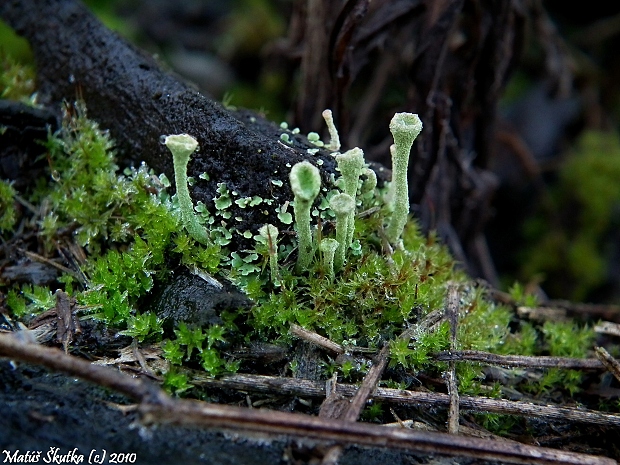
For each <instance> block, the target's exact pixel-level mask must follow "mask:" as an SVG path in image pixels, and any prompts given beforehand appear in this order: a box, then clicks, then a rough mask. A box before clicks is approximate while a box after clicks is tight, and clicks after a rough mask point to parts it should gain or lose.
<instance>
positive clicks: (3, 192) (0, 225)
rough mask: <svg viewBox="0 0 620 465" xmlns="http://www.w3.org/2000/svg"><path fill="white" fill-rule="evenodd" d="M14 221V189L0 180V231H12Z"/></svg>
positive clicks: (15, 214)
mask: <svg viewBox="0 0 620 465" xmlns="http://www.w3.org/2000/svg"><path fill="white" fill-rule="evenodd" d="M16 223H17V211H16V210H15V190H14V189H13V187H12V186H11V184H10V183H9V182H7V181H4V180H0V232H2V233H7V232H9V231H12V230H13V228H14V227H15V224H16Z"/></svg>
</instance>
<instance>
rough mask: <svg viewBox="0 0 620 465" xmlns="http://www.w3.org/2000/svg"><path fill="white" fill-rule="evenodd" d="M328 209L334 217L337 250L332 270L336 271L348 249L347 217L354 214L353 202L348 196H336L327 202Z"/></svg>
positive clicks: (341, 264)
mask: <svg viewBox="0 0 620 465" xmlns="http://www.w3.org/2000/svg"><path fill="white" fill-rule="evenodd" d="M329 208H331V209H332V211H333V212H334V214H335V215H336V241H338V250H336V256H335V257H334V270H335V271H338V270H340V268H342V266H343V265H344V261H345V258H346V257H345V255H346V251H347V249H348V248H349V243H348V242H347V237H348V235H349V217H350V215H351V212H353V214H355V200H354V199H353V197H351V196H350V195H349V194H336V195H334V196H333V197H332V198H331V199H330V201H329Z"/></svg>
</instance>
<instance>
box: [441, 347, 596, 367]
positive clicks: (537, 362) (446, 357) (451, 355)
mask: <svg viewBox="0 0 620 465" xmlns="http://www.w3.org/2000/svg"><path fill="white" fill-rule="evenodd" d="M435 360H438V361H441V362H450V361H469V362H479V363H484V364H487V365H500V366H505V367H523V368H565V369H570V370H601V369H603V368H604V366H603V364H602V363H601V361H600V360H597V359H595V358H584V359H582V358H568V357H544V356H540V357H534V356H525V355H497V354H491V353H489V352H481V351H478V350H461V351H448V352H439V353H437V354H435Z"/></svg>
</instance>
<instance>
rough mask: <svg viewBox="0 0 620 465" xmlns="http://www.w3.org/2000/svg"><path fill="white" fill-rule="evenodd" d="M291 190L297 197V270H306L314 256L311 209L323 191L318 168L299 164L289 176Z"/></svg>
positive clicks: (305, 162)
mask: <svg viewBox="0 0 620 465" xmlns="http://www.w3.org/2000/svg"><path fill="white" fill-rule="evenodd" d="M289 179H290V182H291V190H292V191H293V194H294V196H295V198H294V201H295V205H294V208H293V212H294V214H295V229H296V230H297V242H298V248H299V253H298V255H297V269H298V270H299V271H303V270H306V269H307V268H308V265H310V262H311V261H312V257H313V255H314V246H313V243H312V230H311V228H310V209H311V207H312V202H314V199H315V198H316V196H317V195H319V191H320V189H321V175H320V173H319V170H318V168H317V167H316V166H314V165H312V164H311V163H309V162H307V161H302V162H300V163H297V164H295V165H294V166H293V168H291V173H290V176H289Z"/></svg>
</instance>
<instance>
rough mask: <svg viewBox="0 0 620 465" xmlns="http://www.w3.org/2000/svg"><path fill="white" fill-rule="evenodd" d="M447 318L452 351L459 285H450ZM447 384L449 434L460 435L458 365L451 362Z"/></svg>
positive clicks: (456, 321)
mask: <svg viewBox="0 0 620 465" xmlns="http://www.w3.org/2000/svg"><path fill="white" fill-rule="evenodd" d="M446 316H447V318H448V321H449V322H450V350H455V349H456V332H457V326H458V322H459V290H458V287H457V284H455V283H450V284H449V285H448V302H447V305H446ZM446 384H447V385H448V395H449V396H450V406H449V408H448V433H450V434H459V389H458V385H457V382H456V363H455V361H454V360H451V361H450V362H449V364H448V371H447V372H446Z"/></svg>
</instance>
